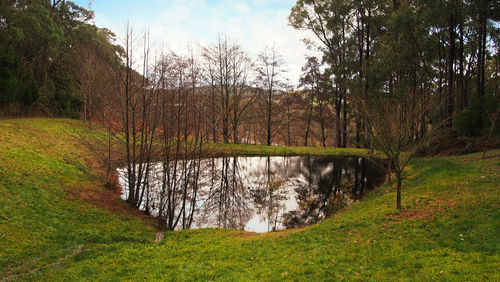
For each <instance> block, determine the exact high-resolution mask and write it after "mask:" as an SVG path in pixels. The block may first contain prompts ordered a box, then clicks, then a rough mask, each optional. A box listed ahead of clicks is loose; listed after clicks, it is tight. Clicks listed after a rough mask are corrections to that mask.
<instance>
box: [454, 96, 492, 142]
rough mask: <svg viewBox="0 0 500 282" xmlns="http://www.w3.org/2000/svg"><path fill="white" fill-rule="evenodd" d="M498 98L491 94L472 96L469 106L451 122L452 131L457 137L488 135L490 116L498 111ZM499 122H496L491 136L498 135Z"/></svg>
mask: <svg viewBox="0 0 500 282" xmlns="http://www.w3.org/2000/svg"><path fill="white" fill-rule="evenodd" d="M499 104H500V103H499V101H498V97H495V96H494V95H493V94H492V93H491V92H486V93H485V94H484V95H483V96H479V95H476V94H474V95H472V96H471V98H470V101H469V106H468V107H466V108H465V109H464V110H463V111H462V112H460V113H459V114H457V115H456V116H455V118H454V120H453V129H454V130H455V131H456V132H457V133H458V135H459V136H465V137H478V136H484V135H487V134H489V131H490V129H491V122H492V120H491V115H492V114H493V113H495V112H496V111H498V107H499ZM498 124H499V122H498V121H497V123H496V125H495V129H494V132H493V136H496V135H497V134H498V133H499V128H500V127H499V126H498Z"/></svg>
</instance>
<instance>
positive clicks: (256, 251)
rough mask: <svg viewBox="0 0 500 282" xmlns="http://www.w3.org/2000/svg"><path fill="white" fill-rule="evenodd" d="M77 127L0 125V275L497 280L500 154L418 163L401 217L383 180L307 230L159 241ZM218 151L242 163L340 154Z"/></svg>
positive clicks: (213, 232) (189, 235)
mask: <svg viewBox="0 0 500 282" xmlns="http://www.w3.org/2000/svg"><path fill="white" fill-rule="evenodd" d="M82 126H83V125H82V124H81V123H78V122H75V121H70V120H57V119H29V120H12V121H0V279H1V278H5V279H11V280H17V279H42V280H72V279H75V278H80V279H89V280H96V279H103V280H116V279H124V278H127V279H131V280H139V279H178V280H181V279H205V280H209V279H210V280H214V279H223V280H233V279H238V280H255V279H267V280H269V279H270V280H276V279H300V280H303V279H306V278H308V279H315V280H317V279H325V278H329V279H349V280H352V279H382V280H404V279H412V280H413V279H418V280H430V279H443V280H497V281H498V280H500V275H499V274H498V269H500V254H499V250H500V236H498V234H500V213H499V209H500V188H499V183H500V172H499V171H500V151H491V152H489V154H488V155H489V156H490V157H488V158H485V159H481V158H480V154H472V155H465V156H460V157H446V158H434V159H416V160H414V161H413V162H411V165H410V167H409V172H410V173H411V175H412V176H411V177H410V179H408V180H407V181H405V182H404V183H403V185H404V190H403V206H404V209H403V210H402V211H401V212H398V211H397V210H396V209H395V192H394V185H393V184H392V183H386V184H384V185H383V186H381V187H379V188H378V189H377V190H375V191H373V192H372V193H370V194H368V196H367V197H366V198H365V199H364V200H363V201H362V202H358V203H355V204H353V205H351V206H350V207H349V208H348V209H347V210H345V211H342V212H340V213H339V214H338V215H336V216H335V217H333V218H330V219H328V220H326V221H324V222H322V223H320V224H317V225H314V226H311V227H308V228H304V229H298V230H288V231H283V232H275V233H268V234H253V233H246V232H241V231H234V230H225V229H207V230H187V231H181V232H168V233H166V234H165V239H164V240H163V241H162V242H161V243H155V242H154V239H155V232H156V230H155V229H154V228H153V227H152V226H151V224H150V222H149V221H148V219H147V218H144V217H143V216H141V215H140V213H138V212H136V211H133V210H130V209H128V207H127V206H126V205H125V204H124V203H123V202H121V201H120V200H119V199H118V195H117V193H116V192H114V191H111V190H107V189H106V188H104V181H103V177H102V175H101V174H100V171H99V170H98V169H96V168H95V167H94V166H91V164H92V163H93V162H94V160H93V159H92V157H91V155H90V154H89V153H88V152H86V150H85V149H84V148H83V147H82V146H80V145H79V144H78V140H77V134H76V132H78V131H79V129H80V128H81V127H82ZM214 146H220V145H214ZM228 147H231V149H228ZM224 148H226V149H227V150H228V154H237V153H239V152H247V153H246V154H248V155H260V154H266V153H264V152H266V151H265V150H272V151H267V154H272V155H277V154H282V153H283V154H289V155H290V154H307V152H309V153H310V152H315V154H325V155H328V154H329V153H327V152H328V151H329V150H330V153H331V154H334V155H338V154H344V153H346V154H347V151H345V152H343V153H340V152H341V151H339V150H338V149H320V150H319V149H306V148H300V147H297V148H269V147H265V146H263V147H261V146H234V147H233V146H226V147H224ZM235 148H236V149H235ZM280 150H281V151H280ZM308 150H310V151H308ZM229 151H230V152H229ZM279 152H282V153H279Z"/></svg>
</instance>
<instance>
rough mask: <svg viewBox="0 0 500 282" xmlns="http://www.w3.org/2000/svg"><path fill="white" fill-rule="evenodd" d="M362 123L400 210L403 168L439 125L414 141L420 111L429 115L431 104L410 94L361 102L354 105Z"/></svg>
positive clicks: (366, 99)
mask: <svg viewBox="0 0 500 282" xmlns="http://www.w3.org/2000/svg"><path fill="white" fill-rule="evenodd" d="M358 107H359V110H360V113H361V115H362V121H363V123H364V124H365V125H366V126H367V134H368V137H369V139H370V142H371V145H372V148H373V149H375V150H376V151H378V152H380V153H382V154H383V155H384V156H385V157H386V158H387V161H388V165H389V166H390V169H391V170H392V171H393V172H394V174H395V176H396V179H397V199H396V206H397V208H398V209H401V188H402V186H401V185H402V181H403V179H405V177H406V175H405V171H404V170H405V168H406V166H407V165H408V163H409V162H410V160H412V159H413V158H414V157H415V155H416V154H417V153H418V152H419V150H421V149H422V147H423V146H424V145H426V144H428V143H429V142H430V141H431V139H432V138H433V137H434V136H435V133H436V131H437V130H438V129H439V128H440V127H441V126H442V125H443V124H434V125H432V127H431V128H429V129H428V130H426V134H425V135H424V136H422V138H415V130H414V129H415V124H416V123H417V122H418V121H419V119H420V117H421V115H422V111H423V112H424V113H425V114H430V113H432V112H433V110H434V109H435V104H434V103H433V102H432V100H430V99H429V100H428V101H427V102H426V104H425V105H423V104H421V100H420V97H418V95H416V94H414V93H407V94H400V95H388V94H387V95H384V94H380V95H377V96H373V97H369V98H363V99H361V100H359V101H358Z"/></svg>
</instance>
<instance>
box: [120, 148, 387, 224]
mask: <svg viewBox="0 0 500 282" xmlns="http://www.w3.org/2000/svg"><path fill="white" fill-rule="evenodd" d="M186 162H198V166H199V169H198V170H197V173H196V176H197V177H196V185H193V181H192V180H188V181H185V182H183V181H182V179H181V178H182V177H183V175H184V177H185V176H186V175H187V169H186V173H178V175H177V178H178V181H177V178H176V179H174V180H175V181H170V182H169V183H174V182H175V183H176V185H174V186H172V188H171V189H174V190H175V189H177V190H178V191H179V192H178V193H177V196H176V198H175V200H172V202H173V203H174V204H172V206H173V207H174V208H170V210H172V209H175V210H179V209H180V207H181V205H180V204H179V202H180V201H181V200H180V198H181V197H180V196H179V195H186V197H184V202H187V204H186V205H184V206H183V211H186V210H187V211H189V213H188V214H187V215H186V212H184V214H182V216H181V213H179V212H178V217H179V220H177V223H178V225H176V226H174V228H175V229H181V228H208V227H225V228H231V229H240V230H246V231H251V232H269V231H275V230H283V229H287V228H295V227H302V226H307V225H310V224H314V223H316V222H319V221H321V220H323V219H324V218H325V217H327V216H329V215H331V214H333V213H335V212H336V211H337V210H339V209H342V208H344V207H345V206H347V205H348V204H350V203H351V202H353V201H356V200H358V199H360V198H361V197H362V195H363V193H364V192H366V191H367V190H370V189H371V188H373V187H374V186H376V185H378V184H380V183H381V182H382V181H383V179H384V173H383V170H382V169H381V168H379V167H378V166H376V165H374V164H373V163H372V162H370V161H368V160H366V159H363V158H353V157H309V156H294V157H226V158H213V159H202V160H190V161H186ZM179 165H180V164H178V165H177V166H179ZM172 167H173V166H172ZM172 167H171V168H170V171H172V169H173V168H172ZM184 167H189V163H185V164H184ZM162 168H163V169H162ZM151 171H152V173H151V175H150V176H149V177H148V181H147V182H148V185H147V187H148V188H147V191H146V196H145V197H144V199H143V201H142V206H141V209H143V210H147V211H148V212H149V213H151V214H152V215H154V216H158V214H159V210H160V209H163V210H165V209H166V208H165V204H162V203H164V202H165V200H164V199H165V198H166V196H165V193H166V192H165V191H166V190H165V185H162V183H164V182H165V179H166V177H165V173H164V171H165V170H164V166H163V164H162V163H156V164H152V168H151ZM177 171H181V168H179V167H178V168H177ZM118 174H119V176H120V184H121V186H122V188H123V194H122V198H123V199H124V200H126V199H127V196H128V185H127V180H126V170H125V169H118ZM192 174H193V175H194V173H192ZM169 177H170V178H172V177H171V176H170V175H169ZM174 178H175V177H174ZM186 179H188V178H186ZM189 179H191V178H189ZM177 186H179V187H177ZM162 189H163V190H162ZM162 191H163V192H162ZM162 193H163V199H162ZM174 194H175V193H174ZM172 199H174V198H173V197H172ZM186 199H187V200H186ZM186 206H187V208H186ZM186 218H187V219H189V220H187V219H186ZM186 222H188V223H186Z"/></svg>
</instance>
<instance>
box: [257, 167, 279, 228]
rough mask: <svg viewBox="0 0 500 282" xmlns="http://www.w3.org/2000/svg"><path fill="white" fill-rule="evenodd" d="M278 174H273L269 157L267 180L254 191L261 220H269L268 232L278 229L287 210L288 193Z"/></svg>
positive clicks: (266, 170) (260, 183) (266, 169)
mask: <svg viewBox="0 0 500 282" xmlns="http://www.w3.org/2000/svg"><path fill="white" fill-rule="evenodd" d="M285 161H286V160H285ZM275 174H276V175H275ZM278 174H279V173H274V174H273V173H271V159H270V157H267V159H266V165H265V174H264V175H265V180H264V181H259V184H258V185H257V187H256V189H254V190H253V191H252V197H253V204H254V206H255V208H256V209H257V211H258V213H259V214H260V215H261V219H263V220H266V219H267V231H271V230H272V231H276V230H277V229H278V224H279V223H280V220H281V215H282V214H283V213H284V212H285V210H286V205H285V203H284V201H285V200H287V199H288V196H287V194H288V191H287V190H286V187H285V182H284V180H282V179H280V178H279V176H278ZM262 217H263V218H262Z"/></svg>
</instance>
